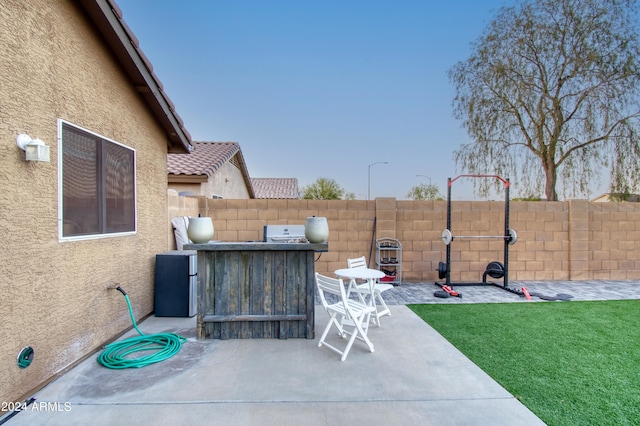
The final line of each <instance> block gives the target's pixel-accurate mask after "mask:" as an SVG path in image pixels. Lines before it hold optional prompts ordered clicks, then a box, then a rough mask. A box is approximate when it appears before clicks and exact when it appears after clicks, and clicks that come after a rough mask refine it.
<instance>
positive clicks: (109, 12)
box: [79, 0, 191, 153]
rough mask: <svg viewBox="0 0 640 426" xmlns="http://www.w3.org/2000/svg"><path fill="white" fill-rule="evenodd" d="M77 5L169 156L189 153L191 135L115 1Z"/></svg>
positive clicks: (94, 0)
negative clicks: (145, 109)
mask: <svg viewBox="0 0 640 426" xmlns="http://www.w3.org/2000/svg"><path fill="white" fill-rule="evenodd" d="M79 3H80V4H82V6H83V7H84V9H85V10H86V12H87V14H88V15H89V17H90V19H91V20H92V21H93V23H94V24H95V26H96V28H97V29H98V31H99V32H100V33H101V34H102V36H103V37H104V39H105V41H106V43H107V45H108V46H109V47H110V48H111V51H112V52H113V54H114V56H115V58H116V60H117V61H118V62H119V63H120V65H121V66H122V67H123V69H124V71H125V73H126V74H127V75H128V76H129V78H130V79H131V81H132V82H133V84H134V86H135V88H136V90H137V91H138V93H140V95H141V96H142V98H143V99H144V100H145V102H146V103H147V105H148V106H149V108H150V110H151V111H152V112H153V114H154V116H155V117H156V119H157V120H158V122H159V123H160V125H161V126H162V128H163V129H164V131H165V132H166V134H167V146H168V150H169V152H175V153H185V152H189V151H190V148H191V145H190V144H191V135H189V132H187V130H186V129H185V128H184V123H183V122H182V119H181V118H180V116H179V115H178V113H177V112H176V111H175V107H174V105H173V103H172V102H171V100H170V99H169V97H168V96H167V94H166V93H165V92H164V90H163V86H162V83H161V82H160V80H159V79H158V77H157V76H156V75H155V74H154V73H153V66H152V65H151V63H150V62H149V60H148V59H147V57H146V56H145V55H144V53H142V50H141V49H140V45H139V42H138V39H137V38H136V37H135V36H134V35H133V32H132V31H131V30H130V29H129V27H128V26H127V24H126V23H125V22H124V20H123V19H122V11H121V10H120V8H119V7H118V5H117V4H116V2H115V0H79Z"/></svg>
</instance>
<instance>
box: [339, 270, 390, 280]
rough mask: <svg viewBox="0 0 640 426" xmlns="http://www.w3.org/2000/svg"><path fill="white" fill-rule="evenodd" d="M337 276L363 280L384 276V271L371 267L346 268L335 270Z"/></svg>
mask: <svg viewBox="0 0 640 426" xmlns="http://www.w3.org/2000/svg"><path fill="white" fill-rule="evenodd" d="M334 273H335V274H336V275H337V276H339V277H343V278H356V279H362V280H371V279H376V278H382V277H384V272H382V271H380V270H378V269H371V268H344V269H338V270H336V271H335V272H334Z"/></svg>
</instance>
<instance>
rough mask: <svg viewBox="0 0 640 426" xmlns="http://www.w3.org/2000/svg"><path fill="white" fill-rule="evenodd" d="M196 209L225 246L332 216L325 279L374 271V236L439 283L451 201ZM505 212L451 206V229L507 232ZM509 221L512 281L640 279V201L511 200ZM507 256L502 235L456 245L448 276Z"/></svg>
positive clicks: (421, 277)
mask: <svg viewBox="0 0 640 426" xmlns="http://www.w3.org/2000/svg"><path fill="white" fill-rule="evenodd" d="M200 210H201V213H202V214H203V215H208V216H210V217H212V218H213V223H214V228H215V235H214V238H215V239H219V240H222V241H255V240H258V241H261V240H262V238H263V228H264V225H267V224H269V225H277V224H302V225H304V223H305V220H306V218H307V217H309V216H314V215H315V216H324V217H326V218H327V221H328V223H329V251H328V252H327V253H322V255H321V256H320V258H319V259H318V260H317V262H316V271H318V272H321V273H329V274H330V273H332V272H333V271H335V270H336V269H339V268H344V267H345V265H346V260H347V259H348V258H350V257H358V256H362V255H364V256H367V258H369V256H370V254H371V258H372V259H371V265H374V258H375V244H374V248H373V251H372V250H371V246H372V239H375V238H382V237H390V238H397V239H398V240H399V241H400V242H401V244H402V253H403V254H402V258H403V261H402V269H403V278H402V281H403V282H419V283H420V282H422V283H433V282H435V281H438V276H437V272H436V271H437V268H438V263H439V262H444V261H445V260H446V246H445V245H444V244H443V243H442V241H441V238H440V235H441V233H442V230H443V229H445V228H446V224H447V202H446V201H407V200H396V199H395V198H378V199H376V200H375V201H374V200H372V201H362V200H333V201H326V200H263V199H260V200H211V199H209V200H204V199H202V200H201V204H200ZM504 214H505V204H504V202H497V201H477V202H472V201H454V202H452V208H451V231H452V233H453V234H454V235H458V236H460V235H504ZM509 216H510V217H509V219H510V220H509V229H513V230H515V231H516V233H517V235H518V240H517V242H516V244H515V245H512V246H509V262H508V267H509V279H510V280H518V281H530V280H554V281H557V280H639V279H640V203H589V202H587V201H585V200H572V201H567V202H524V201H517V202H513V201H512V202H511V203H509ZM374 222H375V228H374ZM374 229H375V234H374ZM503 259H504V242H503V240H502V239H458V240H454V241H453V243H452V245H451V280H452V281H456V282H480V281H482V274H483V272H484V271H485V269H486V266H487V264H488V263H489V262H491V261H494V260H497V261H500V262H502V261H503Z"/></svg>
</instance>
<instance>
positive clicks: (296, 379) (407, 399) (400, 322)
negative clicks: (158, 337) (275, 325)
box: [0, 281, 640, 426]
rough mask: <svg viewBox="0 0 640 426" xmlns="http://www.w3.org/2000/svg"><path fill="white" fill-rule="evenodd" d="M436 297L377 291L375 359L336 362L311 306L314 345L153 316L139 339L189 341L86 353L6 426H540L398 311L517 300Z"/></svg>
mask: <svg viewBox="0 0 640 426" xmlns="http://www.w3.org/2000/svg"><path fill="white" fill-rule="evenodd" d="M521 285H523V284H518V285H512V287H516V288H520V286H521ZM524 285H526V287H527V289H529V291H534V292H539V293H544V294H548V295H555V294H557V293H565V294H571V295H573V296H574V299H572V300H610V299H639V298H640V282H637V281H588V282H585V281H581V282H576V281H572V282H553V283H552V282H527V283H526V284H524ZM437 289H438V287H436V286H434V285H433V283H425V284H403V285H400V286H398V287H395V288H394V289H392V290H389V291H388V292H386V293H385V299H386V300H387V301H388V303H389V304H390V305H392V306H391V312H392V315H391V316H388V317H383V319H382V320H383V322H382V327H379V328H378V327H372V328H371V329H370V331H369V337H370V339H371V340H372V342H373V344H374V345H375V352H374V353H370V352H369V351H368V350H367V348H366V346H365V345H364V344H363V343H362V342H356V343H355V344H354V347H353V348H352V350H351V353H350V354H349V357H348V358H347V360H346V361H344V362H341V361H340V358H339V355H338V354H336V353H334V352H332V351H330V350H328V349H327V348H324V347H323V348H318V346H317V342H318V338H319V335H320V333H321V332H322V330H323V328H324V325H325V324H326V323H327V319H328V317H327V315H326V313H325V312H324V310H322V308H321V307H320V306H316V338H315V339H289V340H277V339H254V340H224V341H223V340H204V341H202V340H197V339H195V324H196V322H195V318H159V317H153V316H152V317H149V318H147V319H146V320H145V321H142V322H141V323H140V324H139V327H140V329H141V330H142V331H143V332H145V333H147V334H152V333H157V332H175V333H177V334H180V335H182V336H184V337H186V338H188V341H187V342H186V343H185V344H184V345H183V347H182V349H181V351H180V352H179V353H178V354H177V355H175V356H174V357H172V358H170V359H169V360H166V361H164V362H161V363H157V364H154V365H150V366H148V367H145V368H141V369H128V370H110V369H107V368H105V367H103V366H101V365H100V364H98V362H97V361H96V358H97V356H98V354H94V355H93V356H91V357H89V358H88V359H86V360H85V361H83V362H82V363H80V364H79V365H78V366H76V367H75V368H73V369H72V370H70V371H68V372H67V373H66V374H64V375H62V376H61V377H59V378H58V379H57V380H55V381H54V382H52V383H50V384H49V385H48V386H46V387H45V388H43V389H42V390H41V391H39V392H37V393H36V394H35V395H34V398H36V402H35V403H34V404H32V408H31V409H27V410H26V411H23V412H20V413H18V414H17V415H15V416H14V417H13V418H11V419H10V420H8V422H7V424H9V425H11V426H13V425H23V424H24V425H34V424H37V425H85V424H91V425H111V424H116V423H117V424H127V425H148V424H154V425H182V424H210V425H301V424H304V425H344V424H356V423H358V424H371V425H378V424H380V425H382V424H391V425H494V426H495V425H541V424H544V423H543V422H542V421H541V420H539V419H538V418H537V417H536V416H535V415H534V414H533V413H531V412H530V411H529V410H528V409H527V408H526V407H525V406H524V405H522V404H521V403H520V402H519V401H518V400H517V399H516V398H515V397H513V396H512V395H510V394H509V393H508V392H507V391H506V390H505V389H504V388H502V387H501V386H500V385H499V384H498V383H496V382H495V381H494V380H493V379H491V378H490V377H489V376H488V375H487V374H485V373H484V372H483V371H482V370H480V369H479V368H478V367H477V366H476V365H475V364H473V363H472V362H471V361H469V360H468V359H467V358H466V357H465V356H464V355H463V354H462V353H460V352H459V351H458V350H457V349H456V348H455V347H453V346H452V345H451V344H449V343H448V342H447V341H446V340H445V339H444V338H443V337H442V336H440V335H439V334H438V333H437V332H435V331H434V330H433V329H432V328H431V327H430V326H429V325H428V324H426V323H425V322H423V321H422V320H421V319H420V318H418V317H417V316H416V315H415V314H413V312H411V311H410V310H409V309H408V308H407V307H406V306H404V304H406V303H482V302H496V303H500V302H526V299H525V298H523V297H519V296H518V295H516V294H513V293H510V292H508V291H505V290H502V289H499V288H495V287H492V286H483V287H460V288H457V290H458V291H460V292H461V293H462V294H463V297H462V298H449V299H439V298H435V297H433V292H434V291H435V290H437ZM535 299H537V298H534V300H535ZM537 300H539V299H537ZM550 303H567V302H550ZM568 303H570V302H568ZM123 309H126V308H123ZM136 334H137V333H136V332H135V330H132V331H131V332H129V333H127V335H125V336H123V337H122V339H123V338H125V337H128V336H133V335H136ZM334 339H335V340H336V341H337V340H340V338H339V337H338V336H337V335H335V336H334ZM118 340H121V339H118ZM338 343H339V344H343V342H338ZM35 408H39V409H38V410H36V409H35ZM5 417H6V416H5ZM2 419H3V418H0V421H2Z"/></svg>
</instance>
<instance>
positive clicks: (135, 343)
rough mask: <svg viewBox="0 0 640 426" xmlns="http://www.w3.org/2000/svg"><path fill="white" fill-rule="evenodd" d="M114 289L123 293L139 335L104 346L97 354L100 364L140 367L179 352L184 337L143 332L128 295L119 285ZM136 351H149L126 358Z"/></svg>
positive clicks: (117, 366) (113, 366)
mask: <svg viewBox="0 0 640 426" xmlns="http://www.w3.org/2000/svg"><path fill="white" fill-rule="evenodd" d="M116 290H118V291H119V292H120V293H122V294H123V295H124V298H125V300H126V301H127V306H128V307H129V315H130V316H131V322H132V323H133V326H134V327H135V329H136V331H137V332H138V333H139V334H140V336H136V337H130V338H128V339H125V340H122V341H120V342H114V343H110V344H108V345H107V346H105V349H104V351H103V352H102V353H101V354H100V356H98V362H99V363H100V364H102V365H104V366H105V367H107V368H113V369H123V368H142V367H146V366H147V365H149V364H154V363H156V362H160V361H164V360H166V359H169V358H171V357H172V356H174V355H175V354H177V353H178V352H180V348H181V347H182V344H183V343H184V342H186V341H187V339H186V338H184V337H182V336H178V335H177V334H174V333H158V334H144V333H143V332H142V331H140V329H139V328H138V325H137V324H136V320H135V318H134V316H133V309H131V302H130V301H129V296H128V295H127V293H126V292H125V291H124V290H123V289H122V288H120V286H118V287H116ZM137 352H150V353H148V354H146V355H142V356H138V357H135V358H127V357H128V356H130V355H133V354H135V353H137Z"/></svg>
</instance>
